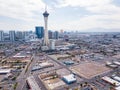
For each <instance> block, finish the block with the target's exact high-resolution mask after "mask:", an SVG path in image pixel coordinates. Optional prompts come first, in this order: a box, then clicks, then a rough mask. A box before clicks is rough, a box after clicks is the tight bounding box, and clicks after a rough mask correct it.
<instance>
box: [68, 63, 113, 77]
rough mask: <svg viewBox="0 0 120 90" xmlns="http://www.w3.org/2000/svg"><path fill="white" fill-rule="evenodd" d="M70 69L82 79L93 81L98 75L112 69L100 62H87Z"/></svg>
mask: <svg viewBox="0 0 120 90" xmlns="http://www.w3.org/2000/svg"><path fill="white" fill-rule="evenodd" d="M70 69H71V70H72V71H73V72H74V73H76V74H78V75H79V76H81V77H84V78H86V79H91V78H93V77H95V76H97V75H100V74H103V73H105V72H109V71H110V70H111V69H110V68H108V67H106V66H105V65H104V64H101V63H98V62H85V63H82V64H79V65H76V66H73V67H70Z"/></svg>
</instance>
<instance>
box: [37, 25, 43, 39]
mask: <svg viewBox="0 0 120 90" xmlns="http://www.w3.org/2000/svg"><path fill="white" fill-rule="evenodd" d="M35 33H36V35H37V38H43V37H44V28H43V27H42V26H37V27H35Z"/></svg>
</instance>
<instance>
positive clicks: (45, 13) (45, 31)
mask: <svg viewBox="0 0 120 90" xmlns="http://www.w3.org/2000/svg"><path fill="white" fill-rule="evenodd" d="M43 16H44V21H45V27H44V28H45V29H44V45H45V46H49V38H48V16H49V13H48V12H47V10H45V12H44V13H43Z"/></svg>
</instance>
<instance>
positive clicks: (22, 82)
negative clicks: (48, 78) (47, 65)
mask: <svg viewBox="0 0 120 90" xmlns="http://www.w3.org/2000/svg"><path fill="white" fill-rule="evenodd" d="M34 57H35V54H33V56H32V57H31V60H32V59H34ZM35 63H36V60H32V61H31V62H29V63H28V65H29V64H30V65H29V67H28V65H26V67H25V69H24V70H23V71H22V72H21V74H20V75H19V76H18V78H17V80H16V81H17V82H18V85H17V88H16V90H23V87H24V85H25V83H26V78H27V77H28V76H29V75H30V72H31V68H32V66H33V65H34V64H35ZM27 68H28V70H27V71H26V69H27Z"/></svg>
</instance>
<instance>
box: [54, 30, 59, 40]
mask: <svg viewBox="0 0 120 90" xmlns="http://www.w3.org/2000/svg"><path fill="white" fill-rule="evenodd" d="M58 38H59V32H58V31H55V32H54V39H58Z"/></svg>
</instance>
